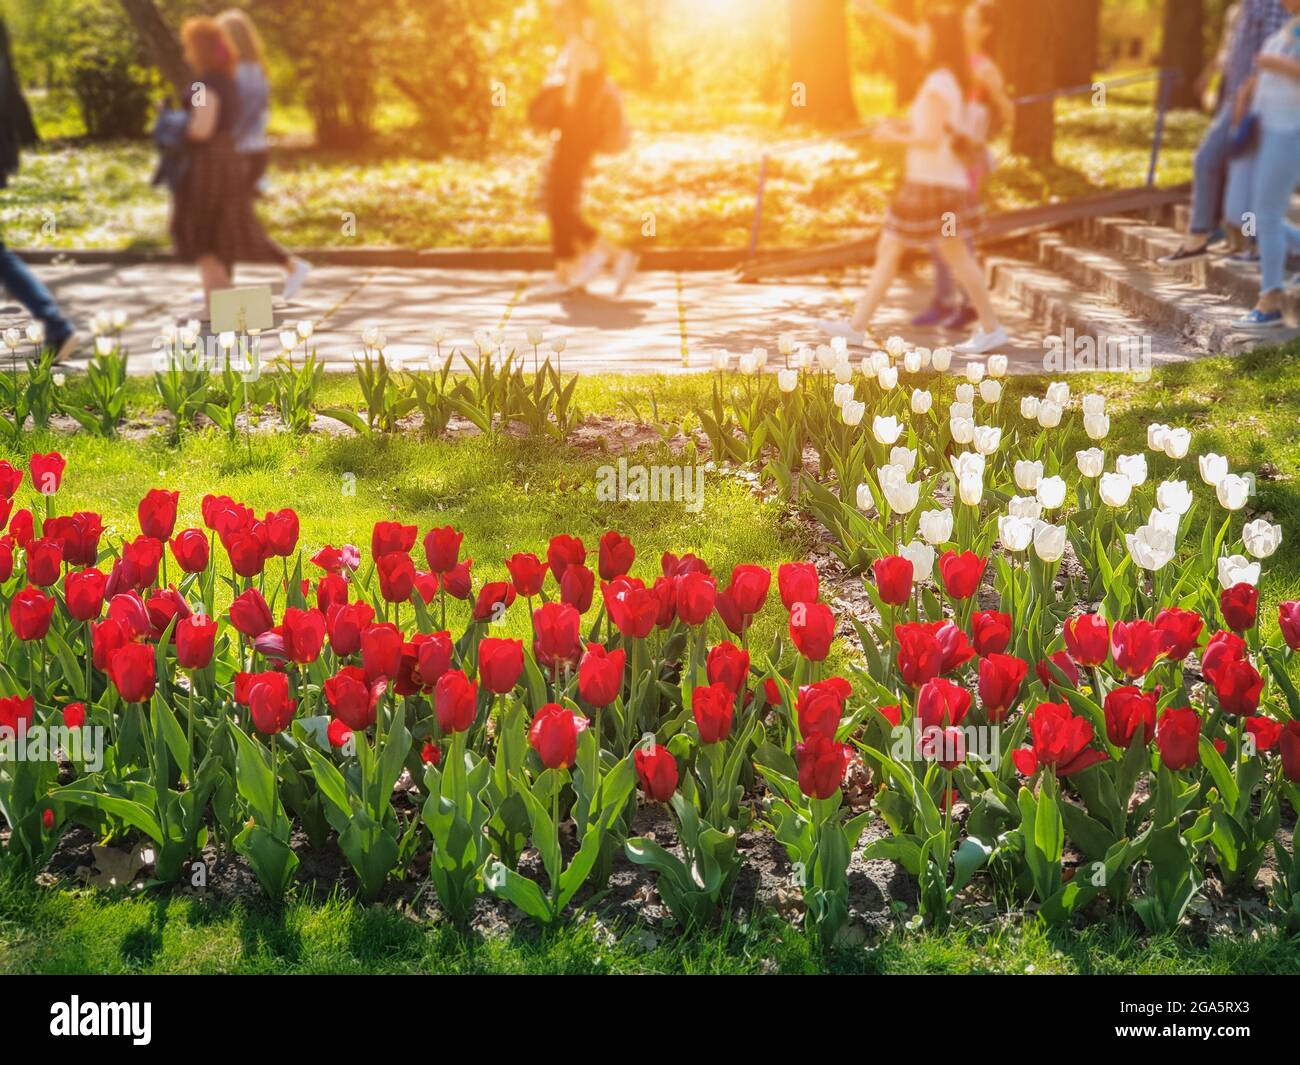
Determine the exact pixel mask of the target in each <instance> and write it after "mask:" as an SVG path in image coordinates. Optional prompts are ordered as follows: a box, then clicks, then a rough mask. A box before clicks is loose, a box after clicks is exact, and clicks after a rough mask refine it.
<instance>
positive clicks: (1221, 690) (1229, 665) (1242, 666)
mask: <svg viewBox="0 0 1300 1065" xmlns="http://www.w3.org/2000/svg"><path fill="white" fill-rule="evenodd" d="M1210 686H1211V687H1212V688H1213V689H1214V694H1215V695H1217V696H1218V697H1219V706H1220V707H1221V708H1222V709H1223V712H1224V713H1225V714H1237V715H1240V716H1243V717H1249V716H1250V715H1251V714H1253V713H1254V712H1255V711H1256V710H1258V709H1259V696H1260V692H1261V691H1263V688H1264V678H1263V677H1261V676H1260V674H1259V670H1257V669H1256V668H1255V667H1254V666H1253V665H1251V664H1250V662H1248V661H1246V660H1245V659H1239V660H1236V661H1232V662H1226V663H1224V665H1222V666H1221V667H1219V669H1217V670H1215V673H1214V676H1213V677H1212V678H1211V680H1210Z"/></svg>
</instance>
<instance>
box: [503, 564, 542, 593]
mask: <svg viewBox="0 0 1300 1065" xmlns="http://www.w3.org/2000/svg"><path fill="white" fill-rule="evenodd" d="M506 569H507V570H508V571H509V573H510V580H511V581H513V582H514V586H515V593H516V594H517V595H522V596H523V597H524V598H525V599H531V598H532V597H533V596H535V595H537V594H538V593H539V592H540V591H541V590H542V585H543V583H545V581H546V563H545V562H543V561H542V560H541V559H539V558H538V557H537V556H536V555H534V554H532V553H528V554H515V555H511V556H510V557H509V558H508V559H506Z"/></svg>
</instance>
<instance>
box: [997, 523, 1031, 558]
mask: <svg viewBox="0 0 1300 1065" xmlns="http://www.w3.org/2000/svg"><path fill="white" fill-rule="evenodd" d="M1033 539H1034V526H1033V525H1032V523H1030V522H1029V521H1027V520H1025V519H1024V518H1013V517H1011V516H1010V515H1007V514H1004V515H1002V516H1001V517H999V518H998V540H999V541H1001V543H1002V546H1003V547H1004V548H1006V550H1008V551H1010V552H1011V553H1012V554H1015V555H1018V554H1020V552H1021V551H1023V550H1025V549H1026V548H1027V547H1028V546H1029V545H1030V544H1031V543H1032V542H1033Z"/></svg>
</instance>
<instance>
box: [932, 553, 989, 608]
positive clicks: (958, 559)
mask: <svg viewBox="0 0 1300 1065" xmlns="http://www.w3.org/2000/svg"><path fill="white" fill-rule="evenodd" d="M987 564H988V559H986V558H981V557H980V556H979V555H977V554H975V552H974V551H963V552H962V553H961V554H960V555H959V554H957V552H956V551H945V552H944V553H943V554H942V555H941V556H940V558H939V576H940V577H941V578H943V586H944V589H945V590H946V591H947V593H948V594H949V595H950V596H951V597H952V598H953V599H969V598H970V597H971V596H972V595H974V594H975V592H976V590H977V589H978V588H979V586H980V579H981V578H982V577H983V576H984V567H985V566H986V565H987Z"/></svg>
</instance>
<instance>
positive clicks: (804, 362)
mask: <svg viewBox="0 0 1300 1065" xmlns="http://www.w3.org/2000/svg"><path fill="white" fill-rule="evenodd" d="M816 361H817V356H816V355H815V354H814V353H813V349H812V348H810V347H808V345H807V344H805V345H804V346H803V347H801V348H800V349H799V350H798V351H797V352H795V356H794V365H795V369H797V370H811V369H812V368H813V363H814V362H816Z"/></svg>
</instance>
